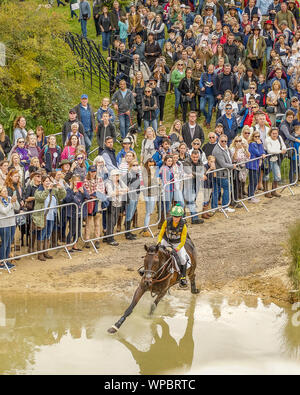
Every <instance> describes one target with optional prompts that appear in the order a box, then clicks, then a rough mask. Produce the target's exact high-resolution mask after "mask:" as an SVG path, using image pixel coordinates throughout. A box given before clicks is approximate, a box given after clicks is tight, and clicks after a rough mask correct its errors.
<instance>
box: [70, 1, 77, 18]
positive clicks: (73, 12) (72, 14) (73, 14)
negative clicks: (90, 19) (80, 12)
mask: <svg viewBox="0 0 300 395" xmlns="http://www.w3.org/2000/svg"><path fill="white" fill-rule="evenodd" d="M70 11H71V18H72V19H73V16H75V18H78V16H77V14H76V12H75V11H73V10H72V4H70Z"/></svg>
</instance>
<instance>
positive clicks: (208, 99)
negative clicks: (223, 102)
mask: <svg viewBox="0 0 300 395" xmlns="http://www.w3.org/2000/svg"><path fill="white" fill-rule="evenodd" d="M206 104H207V112H206ZM214 104H215V98H214V96H212V95H205V96H202V97H201V98H200V111H201V112H203V114H204V116H205V120H206V123H210V122H211V117H212V109H213V107H214Z"/></svg>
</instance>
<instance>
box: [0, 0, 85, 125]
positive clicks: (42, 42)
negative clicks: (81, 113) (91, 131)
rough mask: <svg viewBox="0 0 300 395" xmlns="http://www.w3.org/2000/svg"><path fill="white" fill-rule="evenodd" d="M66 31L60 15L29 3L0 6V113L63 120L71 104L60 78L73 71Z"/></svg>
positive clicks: (74, 63)
mask: <svg viewBox="0 0 300 395" xmlns="http://www.w3.org/2000/svg"><path fill="white" fill-rule="evenodd" d="M67 27H68V26H67V25H66V24H65V21H64V19H63V17H62V16H60V15H58V14H57V13H55V12H52V13H49V10H47V9H46V8H43V7H39V6H38V5H37V3H35V2H34V1H28V2H10V3H3V4H1V7H0V41H1V42H2V43H3V44H5V47H6V66H5V67H0V98H1V99H0V102H1V103H0V107H1V111H2V114H3V113H4V114H6V116H8V114H9V115H10V118H11V113H12V112H14V111H15V110H18V111H19V112H20V113H23V112H26V113H27V114H30V115H31V117H32V119H33V120H35V121H36V122H39V123H41V122H46V121H47V122H51V123H53V124H54V125H61V123H62V122H63V121H64V119H65V114H66V113H67V111H68V109H69V108H70V106H71V103H72V102H73V101H74V98H73V95H72V90H71V88H68V87H69V86H70V84H69V83H66V81H67V76H66V73H67V72H68V71H74V69H77V67H78V65H77V62H76V58H75V56H74V55H73V53H72V51H71V49H70V47H69V46H68V45H67V44H66V43H65V42H64V35H65V34H66V33H67V30H68V29H67ZM0 117H1V114H0ZM2 117H3V115H2Z"/></svg>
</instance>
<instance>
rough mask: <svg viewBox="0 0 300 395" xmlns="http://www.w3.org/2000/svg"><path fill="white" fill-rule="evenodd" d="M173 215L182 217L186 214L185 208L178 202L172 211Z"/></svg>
mask: <svg viewBox="0 0 300 395" xmlns="http://www.w3.org/2000/svg"><path fill="white" fill-rule="evenodd" d="M170 214H171V216H172V217H182V216H183V215H184V210H183V208H182V207H181V205H180V204H176V206H174V207H173V208H172V210H171V212H170Z"/></svg>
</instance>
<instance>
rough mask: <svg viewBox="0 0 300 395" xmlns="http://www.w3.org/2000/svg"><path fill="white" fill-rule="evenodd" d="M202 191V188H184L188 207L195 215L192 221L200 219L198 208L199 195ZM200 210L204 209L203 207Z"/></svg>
mask: <svg viewBox="0 0 300 395" xmlns="http://www.w3.org/2000/svg"><path fill="white" fill-rule="evenodd" d="M199 192H200V189H198V190H195V189H194V188H191V187H190V188H185V189H184V199H185V202H186V207H187V209H188V210H189V212H190V214H191V215H192V216H193V217H192V223H193V222H194V221H195V220H197V219H199V217H198V215H196V214H197V213H198V209H197V203H196V201H197V196H198V193H199ZM200 211H202V208H200Z"/></svg>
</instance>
